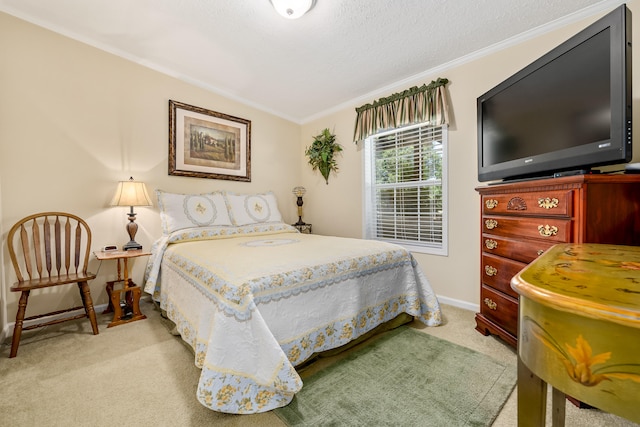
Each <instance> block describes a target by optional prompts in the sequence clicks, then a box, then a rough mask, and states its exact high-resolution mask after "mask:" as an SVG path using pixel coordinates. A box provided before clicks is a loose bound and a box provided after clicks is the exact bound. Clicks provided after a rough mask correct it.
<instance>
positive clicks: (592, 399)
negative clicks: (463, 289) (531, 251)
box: [511, 244, 640, 427]
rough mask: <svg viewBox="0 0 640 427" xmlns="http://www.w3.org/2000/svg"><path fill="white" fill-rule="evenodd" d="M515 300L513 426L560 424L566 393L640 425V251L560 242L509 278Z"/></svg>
mask: <svg viewBox="0 0 640 427" xmlns="http://www.w3.org/2000/svg"><path fill="white" fill-rule="evenodd" d="M511 287H512V288H513V289H514V290H515V291H516V292H517V293H518V294H519V295H520V307H519V317H518V336H519V340H518V425H519V426H521V427H522V426H542V425H544V424H545V409H546V391H547V383H548V384H550V385H551V386H552V392H553V397H552V411H553V413H552V420H553V425H554V426H555V425H559V426H563V425H564V415H565V412H564V411H565V395H569V396H573V397H574V398H576V399H578V400H580V401H582V402H585V403H587V404H589V405H591V406H594V407H596V408H599V409H601V410H603V411H606V412H610V413H613V414H616V415H619V416H621V417H624V418H627V419H629V420H631V421H634V422H637V423H640V247H635V246H617V245H602V244H559V245H556V246H553V247H552V248H551V249H549V250H548V251H547V252H546V253H544V254H543V255H541V256H540V257H539V258H537V259H536V260H535V261H533V262H532V263H531V264H529V265H528V266H527V267H525V268H524V269H523V270H522V271H521V272H520V273H519V274H517V275H516V276H514V277H513V279H512V280H511Z"/></svg>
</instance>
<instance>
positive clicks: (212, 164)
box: [169, 100, 251, 181]
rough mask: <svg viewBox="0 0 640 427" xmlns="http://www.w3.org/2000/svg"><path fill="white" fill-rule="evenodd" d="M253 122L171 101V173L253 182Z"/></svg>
mask: <svg viewBox="0 0 640 427" xmlns="http://www.w3.org/2000/svg"><path fill="white" fill-rule="evenodd" d="M250 147H251V122H250V121H249V120H246V119H241V118H238V117H233V116H230V115H227V114H223V113H219V112H216V111H211V110H207V109H204V108H200V107H195V106H192V105H187V104H184V103H180V102H177V101H171V100H170V101H169V175H178V176H189V177H195V178H212V179H227V180H234V181H251V168H250V166H251V161H250V159H251V155H250Z"/></svg>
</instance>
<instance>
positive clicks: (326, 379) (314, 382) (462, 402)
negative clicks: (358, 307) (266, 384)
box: [275, 326, 517, 427]
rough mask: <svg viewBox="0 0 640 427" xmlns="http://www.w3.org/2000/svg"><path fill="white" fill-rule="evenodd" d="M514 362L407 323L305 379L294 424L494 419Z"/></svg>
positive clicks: (290, 414)
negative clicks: (491, 356)
mask: <svg viewBox="0 0 640 427" xmlns="http://www.w3.org/2000/svg"><path fill="white" fill-rule="evenodd" d="M516 377H517V372H516V366H515V365H505V364H504V363H501V362H498V361H496V360H494V359H492V358H490V357H489V356H486V355H484V354H481V353H478V352H476V351H474V350H471V349H468V348H466V347H461V346H459V345H456V344H453V343H451V342H449V341H445V340H442V339H439V338H436V337H434V336H431V335H428V334H425V333H422V332H419V331H417V330H415V329H412V328H409V327H406V326H403V327H400V328H398V329H395V330H393V331H391V332H389V333H387V334H386V335H385V336H383V337H381V338H380V339H378V340H376V341H375V342H373V343H372V344H370V345H368V346H366V347H364V348H362V349H360V350H357V351H355V352H354V353H353V354H351V355H349V356H347V357H346V358H344V359H342V360H340V361H338V362H336V363H335V364H333V365H331V366H329V367H327V368H325V369H323V370H321V371H319V372H317V373H315V374H313V375H311V376H310V377H309V378H305V379H304V386H303V387H302V390H301V391H300V392H299V393H298V394H297V395H296V396H295V397H294V399H293V401H291V403H290V404H289V405H287V406H286V407H284V408H278V409H276V410H275V413H276V415H277V416H278V417H279V418H280V419H282V420H283V421H284V422H285V423H286V424H287V425H289V426H314V427H316V426H382V425H384V426H387V425H388V426H446V427H451V426H489V425H491V423H492V422H493V420H494V419H495V417H496V416H497V415H498V412H499V411H500V409H501V408H502V406H503V405H504V403H505V401H506V400H507V398H508V397H509V394H510V393H511V391H512V390H513V387H514V386H515V384H516Z"/></svg>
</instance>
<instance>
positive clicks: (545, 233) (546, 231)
mask: <svg viewBox="0 0 640 427" xmlns="http://www.w3.org/2000/svg"><path fill="white" fill-rule="evenodd" d="M538 233H540V235H541V236H542V237H552V236H555V235H556V234H558V227H556V226H555V225H549V224H547V225H539V226H538Z"/></svg>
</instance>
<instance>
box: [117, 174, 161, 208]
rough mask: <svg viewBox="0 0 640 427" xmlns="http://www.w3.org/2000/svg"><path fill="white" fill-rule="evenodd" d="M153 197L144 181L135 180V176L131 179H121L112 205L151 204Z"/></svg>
mask: <svg viewBox="0 0 640 427" xmlns="http://www.w3.org/2000/svg"><path fill="white" fill-rule="evenodd" d="M151 205H152V203H151V199H150V198H149V194H148V193H147V187H146V186H145V185H144V182H140V181H134V180H133V177H132V178H130V179H129V181H120V182H119V183H118V188H117V189H116V194H115V196H113V199H112V200H111V206H151Z"/></svg>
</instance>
